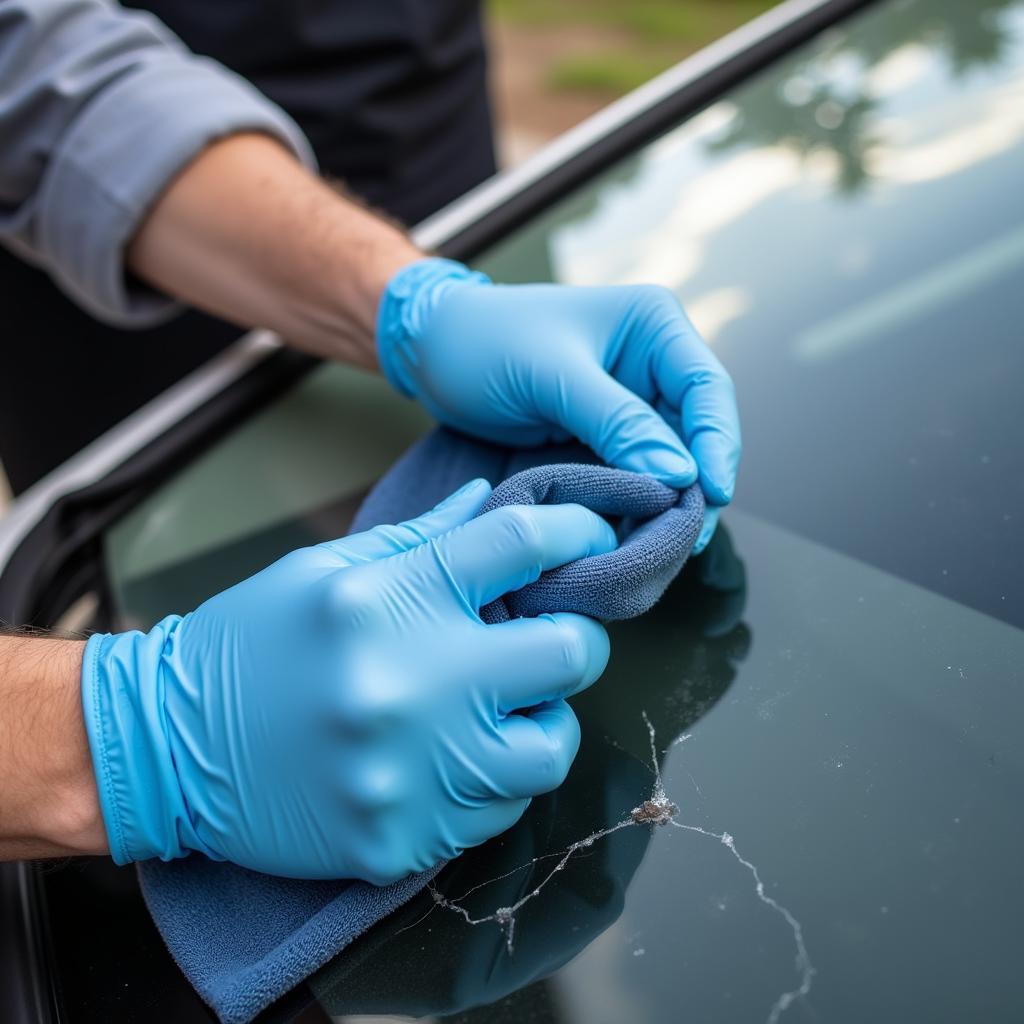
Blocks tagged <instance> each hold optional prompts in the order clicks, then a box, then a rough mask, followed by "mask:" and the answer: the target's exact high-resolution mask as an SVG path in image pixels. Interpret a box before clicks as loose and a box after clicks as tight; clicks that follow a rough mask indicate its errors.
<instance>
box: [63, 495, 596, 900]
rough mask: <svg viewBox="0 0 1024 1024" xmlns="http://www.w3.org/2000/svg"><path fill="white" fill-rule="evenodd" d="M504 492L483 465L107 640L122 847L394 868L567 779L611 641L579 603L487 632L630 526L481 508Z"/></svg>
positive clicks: (311, 867)
mask: <svg viewBox="0 0 1024 1024" xmlns="http://www.w3.org/2000/svg"><path fill="white" fill-rule="evenodd" d="M489 493H490V488H489V487H488V485H487V484H486V482H484V481H481V480H477V481H474V482H473V483H471V484H468V485H467V486H466V487H465V488H463V489H462V490H461V491H458V492H456V494H455V495H453V496H452V497H450V498H448V499H447V500H446V501H445V502H442V503H441V504H440V505H439V506H438V507H437V508H436V509H434V510H433V511H432V512H429V513H428V514H426V515H424V516H422V517H421V518H419V519H416V520H413V521H411V522H408V523H405V524H403V525H400V526H397V527H378V528H377V529H374V530H371V531H369V532H367V533H362V534H357V535H355V536H353V537H348V538H345V539H343V540H337V541H332V542H330V543H326V544H320V545H317V546H315V547H309V548H302V549H300V550H298V551H294V552H292V553H291V554H289V555H286V556H285V557H284V558H282V559H280V560H279V561H277V562H275V563H274V564H273V565H271V566H270V567H269V568H267V569H264V570H263V571H262V572H260V573H257V574H256V575H255V576H253V577H251V578H250V579H248V580H245V581H244V582H242V583H239V584H238V585H237V586H234V587H232V588H231V589H229V590H226V591H225V592H224V593H222V594H219V595H218V596H216V597H213V598H211V599H210V600H209V601H206V602H205V603H204V604H202V605H201V606H200V607H199V608H197V609H196V610H195V611H194V612H191V613H190V614H188V615H186V616H184V617H179V616H176V615H174V616H170V617H168V618H166V619H164V620H163V621H162V622H160V623H158V624H157V625H156V626H155V627H154V628H153V629H152V631H150V632H149V633H148V634H142V633H138V632H133V633H122V634H116V635H112V636H111V635H106V636H101V635H97V636H94V637H92V638H91V639H90V641H89V643H88V645H87V649H86V655H85V660H84V665H83V670H82V683H83V701H84V710H85V718H86V723H87V731H88V734H89V743H90V748H91V750H92V755H93V763H94V767H95V772H96V780H97V784H98V787H99V792H100V801H101V805H102V809H103V816H104V821H105V823H106V827H107V833H108V836H109V839H110V847H111V851H112V853H113V856H114V859H115V860H116V861H117V862H118V863H125V862H126V861H130V860H139V859H143V858H147V857H155V856H159V857H162V858H165V859H169V858H172V857H178V856H182V855H184V854H185V853H187V852H188V851H189V850H198V851H201V852H202V853H204V854H206V855H207V856H209V857H213V858H216V859H227V860H231V861H234V862H236V863H238V864H241V865H244V866H246V867H250V868H254V869H256V870H258V871H264V872H268V873H273V874H280V875H289V876H293V877H304V878H343V877H345V878H363V879H366V880H368V881H370V882H374V883H377V884H383V883H386V882H390V881H394V880H396V879H398V878H401V877H403V876H404V875H406V874H408V873H410V872H412V871H416V870H420V869H423V868H426V867H429V866H430V865H432V864H434V863H436V862H437V861H438V860H441V859H442V858H446V857H453V856H455V855H456V854H458V853H459V852H460V851H461V850H462V849H464V848H465V847H468V846H473V845H475V844H478V843H481V842H483V841H484V840H486V839H488V838H490V837H491V836H493V835H495V834H497V833H499V832H502V831H504V830H505V829H507V828H509V827H510V826H511V825H512V824H513V823H514V822H515V821H516V820H517V819H518V818H519V817H520V815H522V813H523V811H524V810H525V809H526V806H527V804H528V803H529V800H530V797H531V796H534V795H536V794H538V793H543V792H546V791H547V790H550V789H553V788H554V787H556V786H557V785H558V784H559V783H560V782H561V781H562V779H563V778H564V777H565V775H566V773H567V771H568V769H569V765H570V764H571V762H572V759H573V757H574V756H575V753H576V749H577V746H578V743H579V726H578V724H577V722H576V719H575V717H574V715H573V713H572V711H571V709H570V708H569V706H568V704H566V703H565V700H564V698H565V697H566V696H568V695H570V694H573V693H575V692H577V691H578V690H580V689H582V688H584V687H586V686H589V685H590V684H591V683H592V682H594V680H595V679H597V677H598V676H599V675H600V674H601V672H602V671H603V670H604V667H605V663H606V661H607V658H608V639H607V635H606V633H605V631H604V629H603V627H602V626H600V625H599V624H598V623H597V622H594V621H593V620H591V619H587V618H584V617H583V616H579V615H570V614H559V615H545V616H541V617H540V618H537V619H519V620H515V621H512V622H507V623H503V624H501V625H495V626H485V625H484V624H483V623H482V622H481V621H480V619H479V617H478V615H477V610H478V609H479V608H480V607H481V606H482V605H483V604H486V603H487V602H488V601H491V600H493V599H494V598H496V597H497V596H499V595H500V594H504V593H507V592H508V591H510V590H514V589H517V588H519V587H521V586H523V585H525V584H526V583H527V582H530V581H532V580H535V579H536V578H537V577H538V576H539V574H540V573H541V571H542V570H544V569H548V568H551V567H554V566H557V565H561V564H563V563H565V562H569V561H572V560H574V559H577V558H581V557H584V556H586V555H591V554H598V553H602V552H606V551H610V550H612V549H613V548H614V547H615V536H614V533H613V531H612V529H611V527H610V526H609V525H608V524H607V523H606V522H605V521H604V520H602V519H600V518H599V517H598V516H596V515H594V513H592V512H590V511H589V510H587V509H584V508H583V507H581V506H579V505H552V506H536V507H530V508H526V507H523V506H507V507H505V508H500V509H495V510H494V511H492V512H489V513H487V514H486V515H484V516H481V517H480V518H478V519H472V516H473V515H474V514H475V513H476V512H477V511H478V510H479V508H480V506H481V505H482V504H483V502H484V501H485V500H486V498H487V496H488V494H489ZM471 519H472V521H470V520H471ZM523 708H526V709H529V710H527V711H525V712H521V713H520V712H517V709H523Z"/></svg>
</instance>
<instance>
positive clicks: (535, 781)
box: [492, 700, 580, 797]
mask: <svg viewBox="0 0 1024 1024" xmlns="http://www.w3.org/2000/svg"><path fill="white" fill-rule="evenodd" d="M500 731H501V736H502V740H503V747H502V752H501V754H500V756H499V757H498V758H497V759H496V763H495V765H494V767H493V769H492V777H493V779H494V782H495V785H496V786H497V787H498V789H499V792H500V793H501V795H503V796H508V797H526V796H539V795H540V794H541V793H549V792H550V791H551V790H553V789H556V788H557V787H558V786H560V785H561V784H562V783H563V782H564V781H565V777H566V776H567V775H568V774H569V769H570V768H571V767H572V762H573V759H574V758H575V757H576V751H577V750H579V747H580V725H579V722H578V721H577V720H576V716H575V715H574V714H573V711H572V708H570V707H569V705H568V704H566V702H565V701H564V700H557V701H551V702H549V703H547V704H543V705H541V706H540V707H538V708H534V709H533V710H532V711H530V712H529V713H528V714H525V715H509V716H508V717H507V718H506V719H504V721H503V722H502V723H501V726H500Z"/></svg>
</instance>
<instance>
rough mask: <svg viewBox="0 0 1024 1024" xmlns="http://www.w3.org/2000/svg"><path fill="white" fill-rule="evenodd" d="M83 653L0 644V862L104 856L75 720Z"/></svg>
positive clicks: (80, 728)
mask: <svg viewBox="0 0 1024 1024" xmlns="http://www.w3.org/2000/svg"><path fill="white" fill-rule="evenodd" d="M84 647H85V644H84V643H81V642H79V641H74V640H48V639H38V638H33V637H0V859H3V860H10V859H15V858H22V857H56V856H67V855H70V854H85V853H97V854H98V853H106V852H107V838H106V832H105V831H104V828H103V820H102V815H101V813H100V807H99V799H98V797H97V794H96V784H95V781H94V778H93V770H92V759H91V757H90V754H89V743H88V739H87V738H86V733H85V726H84V723H83V721H82V699H81V686H80V676H81V669H82V651H83V649H84Z"/></svg>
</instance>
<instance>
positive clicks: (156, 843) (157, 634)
mask: <svg viewBox="0 0 1024 1024" xmlns="http://www.w3.org/2000/svg"><path fill="white" fill-rule="evenodd" d="M181 621H182V618H181V616H180V615H170V616H168V617H167V618H166V619H163V620H162V621H160V622H158V623H157V624H156V625H155V626H154V627H153V629H152V630H150V632H148V633H140V632H137V631H133V632H130V633H117V634H113V635H111V634H101V633H97V634H95V635H94V636H92V637H90V638H89V642H88V643H87V644H86V647H85V657H84V659H83V662H82V710H83V712H84V717H85V729H86V733H87V735H88V738H89V749H90V752H91V754H92V763H93V772H94V774H95V776H96V788H97V790H98V792H99V799H100V809H101V810H102V813H103V824H104V826H105V827H106V830H107V838H108V840H109V843H110V852H111V855H112V857H113V859H114V861H115V862H116V863H117V864H128V863H129V862H131V861H136V860H147V859H148V858H150V857H160V858H161V859H162V860H170V859H172V858H174V857H183V856H184V855H185V854H186V853H188V851H189V850H200V851H202V852H203V853H205V854H206V855H207V856H210V857H213V858H214V859H216V860H222V859H223V858H222V857H219V856H217V855H216V854H215V853H213V851H211V850H209V849H207V847H206V845H205V844H204V843H203V842H202V841H201V840H200V839H199V837H198V835H197V834H196V832H195V829H194V828H193V825H192V821H191V819H190V817H189V813H188V807H187V805H186V803H185V798H184V795H183V794H182V791H181V786H180V784H179V781H178V775H177V772H176V770H175V767H174V758H173V757H172V754H171V747H170V738H169V736H168V735H167V730H168V728H169V725H168V722H167V719H166V715H165V714H164V707H163V697H164V685H165V683H164V679H163V674H162V672H161V666H162V663H163V662H164V661H165V660H166V659H168V658H173V648H174V640H175V634H176V632H177V630H178V627H179V625H180V624H181Z"/></svg>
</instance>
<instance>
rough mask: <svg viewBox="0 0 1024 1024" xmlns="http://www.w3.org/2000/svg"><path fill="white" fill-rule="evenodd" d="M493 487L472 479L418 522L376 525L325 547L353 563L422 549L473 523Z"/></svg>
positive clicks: (326, 544)
mask: <svg viewBox="0 0 1024 1024" xmlns="http://www.w3.org/2000/svg"><path fill="white" fill-rule="evenodd" d="M490 494H491V485H490V484H489V483H488V482H487V481H486V480H481V479H477V480H470V481H469V483H468V484H464V485H463V486H462V487H460V488H459V489H458V490H457V491H455V492H454V493H453V494H449V495H448V497H447V498H445V499H444V500H443V501H441V502H440V503H439V504H437V505H435V506H434V508H432V509H431V510H430V511H429V512H425V513H424V514H423V515H421V516H419V517H417V518H416V519H409V520H407V521H406V522H404V523H398V524H397V525H396V526H375V527H374V528H373V529H372V530H367V531H366V532H365V533H357V534H355V535H354V536H352V537H342V538H340V539H338V540H332V541H326V542H324V543H323V544H321V545H320V546H321V547H325V548H327V549H328V550H330V551H333V552H334V553H335V554H336V555H339V556H340V557H341V558H344V559H345V560H346V561H348V562H350V563H357V562H375V561H377V560H378V559H381V558H387V557H388V556H389V555H397V554H400V553H401V552H403V551H408V550H410V549H411V548H415V547H418V546H419V545H420V544H423V543H424V542H425V541H427V540H430V539H431V538H433V537H440V536H441V534H443V533H447V532H448V531H449V530H453V529H455V527H456V526H461V525H462V524H463V523H467V522H469V520H470V519H472V518H473V516H475V515H476V514H477V512H479V511H480V507H481V505H483V503H484V502H485V501H486V500H487V499H488V498H489V497H490Z"/></svg>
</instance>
